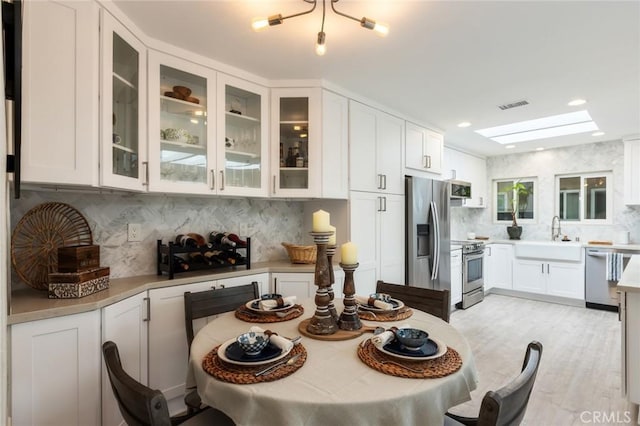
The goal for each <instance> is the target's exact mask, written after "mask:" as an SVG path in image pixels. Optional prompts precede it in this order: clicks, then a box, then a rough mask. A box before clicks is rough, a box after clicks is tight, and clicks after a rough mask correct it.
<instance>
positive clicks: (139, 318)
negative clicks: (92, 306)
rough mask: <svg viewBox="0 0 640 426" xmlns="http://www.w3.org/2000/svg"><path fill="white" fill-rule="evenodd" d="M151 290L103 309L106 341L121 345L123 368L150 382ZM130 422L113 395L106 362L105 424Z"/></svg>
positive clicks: (119, 349) (107, 425)
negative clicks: (148, 338) (148, 352)
mask: <svg viewBox="0 0 640 426" xmlns="http://www.w3.org/2000/svg"><path fill="white" fill-rule="evenodd" d="M147 301H148V298H147V292H146V291H145V292H142V293H140V294H137V295H135V296H131V297H129V298H127V299H124V300H122V301H120V302H117V303H114V304H112V305H109V306H107V307H105V308H102V342H106V341H108V340H111V341H113V342H115V344H116V345H118V352H119V353H120V360H121V361H122V367H123V368H124V370H125V371H126V372H127V374H129V375H130V376H131V377H133V378H134V379H136V380H137V381H139V382H140V383H142V384H145V385H146V384H147V383H148V380H147V372H148V357H147V319H148V316H147V314H148V310H147V308H148V306H147ZM111 425H126V423H125V421H124V420H123V418H122V415H121V414H120V409H119V407H118V402H117V401H116V399H115V397H114V396H113V390H112V389H111V383H110V382H109V376H108V374H107V369H106V367H105V364H104V361H103V362H102V426H111Z"/></svg>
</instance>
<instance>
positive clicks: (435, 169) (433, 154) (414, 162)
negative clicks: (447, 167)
mask: <svg viewBox="0 0 640 426" xmlns="http://www.w3.org/2000/svg"><path fill="white" fill-rule="evenodd" d="M405 138H406V139H405V151H404V152H405V167H406V168H407V169H409V170H407V174H409V175H412V176H427V177H428V176H429V175H428V174H427V173H425V172H428V173H433V174H435V175H440V173H442V149H443V146H442V142H443V136H442V134H440V133H438V132H434V131H433V130H429V129H425V128H424V127H421V126H418V125H417V124H413V123H410V122H408V121H407V122H406V136H405ZM416 171H417V172H419V173H416Z"/></svg>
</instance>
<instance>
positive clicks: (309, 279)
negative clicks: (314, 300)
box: [271, 269, 344, 300]
mask: <svg viewBox="0 0 640 426" xmlns="http://www.w3.org/2000/svg"><path fill="white" fill-rule="evenodd" d="M334 276H335V283H334V284H333V286H332V287H333V294H334V296H335V297H336V298H342V297H343V296H342V286H343V284H344V271H342V270H340V269H335V270H334ZM271 282H272V286H271V288H272V289H273V292H274V293H279V294H281V295H282V296H283V297H290V296H296V297H297V298H298V300H302V299H307V298H309V297H314V296H315V294H316V289H317V288H318V287H317V286H316V285H315V274H314V273H309V272H303V273H300V272H293V273H288V272H281V273H273V274H271Z"/></svg>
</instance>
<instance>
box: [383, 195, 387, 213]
mask: <svg viewBox="0 0 640 426" xmlns="http://www.w3.org/2000/svg"><path fill="white" fill-rule="evenodd" d="M382 200H383V201H384V208H383V209H382V211H383V212H386V211H387V197H382Z"/></svg>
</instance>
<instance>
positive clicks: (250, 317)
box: [236, 305, 304, 323]
mask: <svg viewBox="0 0 640 426" xmlns="http://www.w3.org/2000/svg"><path fill="white" fill-rule="evenodd" d="M283 312H284V313H286V315H285V316H283V317H280V316H278V315H277V314H276V313H275V312H269V313H260V312H255V311H251V310H249V309H247V307H246V306H245V305H241V306H238V308H237V309H236V318H238V319H239V320H242V321H246V322H261V323H262V322H282V321H289V320H292V319H294V318H298V317H299V316H300V315H302V314H304V308H303V307H302V305H293V306H292V307H291V309H290V310H288V311H283Z"/></svg>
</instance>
